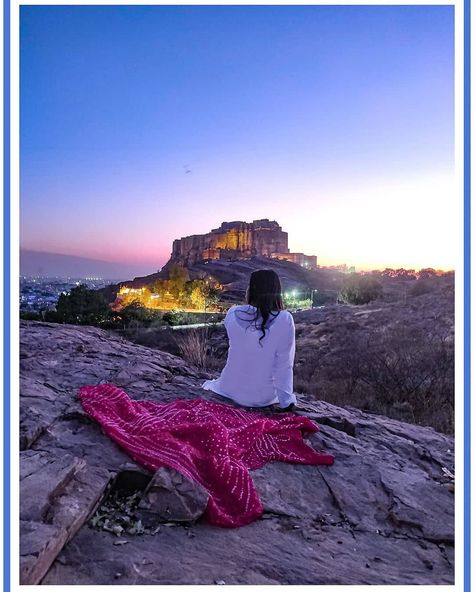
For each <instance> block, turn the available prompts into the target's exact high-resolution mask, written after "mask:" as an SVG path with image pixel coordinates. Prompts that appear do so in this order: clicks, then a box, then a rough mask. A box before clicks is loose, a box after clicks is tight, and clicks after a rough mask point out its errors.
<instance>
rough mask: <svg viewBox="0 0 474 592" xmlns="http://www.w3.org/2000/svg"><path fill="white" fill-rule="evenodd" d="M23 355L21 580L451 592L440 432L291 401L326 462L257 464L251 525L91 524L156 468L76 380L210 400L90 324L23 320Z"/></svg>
mask: <svg viewBox="0 0 474 592" xmlns="http://www.w3.org/2000/svg"><path fill="white" fill-rule="evenodd" d="M20 357H21V387H20V473H21V475H20V476H21V483H20V492H21V496H20V533H21V558H20V568H21V583H23V584H38V583H41V584H61V585H68V584H84V585H91V584H222V583H225V584H452V583H453V577H454V575H453V570H454V565H453V563H454V546H453V545H454V525H453V508H454V478H453V472H454V443H453V440H452V438H450V437H448V436H446V435H443V434H441V433H437V432H435V431H434V430H433V429H431V428H427V427H420V426H414V425H410V424H407V423H402V422H399V421H395V420H391V419H387V418H386V417H383V416H378V415H373V414H369V413H365V412H363V411H361V410H358V409H356V408H354V407H345V408H342V407H336V406H334V405H332V404H330V403H327V402H323V401H320V400H312V401H309V400H308V399H307V398H305V397H299V411H298V413H302V414H305V415H307V416H309V417H310V418H311V419H313V420H314V421H315V422H316V423H317V424H318V425H319V427H320V428H321V431H320V432H319V433H317V434H314V435H312V436H311V437H310V443H311V444H312V445H313V446H314V447H315V448H316V449H320V450H325V451H327V452H329V453H331V454H333V455H334V456H335V463H334V465H333V466H330V467H322V466H319V467H316V466H300V465H292V464H287V463H270V464H268V465H266V466H265V467H264V468H263V469H260V470H258V471H254V472H253V473H252V475H253V478H254V481H255V484H256V488H257V491H258V493H259V495H260V496H261V499H262V501H263V505H264V508H265V513H264V516H263V518H262V519H260V520H258V521H256V522H254V523H252V524H250V525H248V526H245V527H242V528H237V529H230V530H229V529H222V528H218V527H212V526H209V525H207V524H206V523H204V522H203V521H202V519H197V520H193V521H192V522H188V523H187V522H182V521H181V522H176V521H175V520H173V517H171V518H167V519H166V521H165V522H161V524H160V525H159V528H155V529H154V531H155V532H154V534H153V531H152V530H150V529H143V528H141V527H140V525H137V523H136V522H135V523H134V524H133V525H132V527H131V528H123V529H122V531H119V532H117V531H116V530H115V531H114V529H113V527H112V528H111V529H110V530H104V523H105V519H104V518H103V517H102V518H100V520H99V517H100V516H103V515H104V514H107V516H108V517H109V519H110V520H109V522H108V524H109V526H110V525H111V524H112V525H113V524H115V525H116V524H117V520H115V522H114V519H113V516H112V513H113V511H114V510H113V509H111V508H112V506H113V504H112V503H111V502H110V495H111V493H112V492H115V493H117V492H119V493H120V491H121V492H122V493H124V492H125V493H124V495H125V494H127V489H128V494H132V492H133V491H138V492H140V491H142V492H143V490H144V489H145V487H147V486H148V485H147V484H149V482H150V479H151V478H152V477H153V475H151V474H150V473H149V472H148V471H146V470H144V469H141V468H140V467H138V466H137V465H135V464H134V463H132V462H131V459H130V458H129V457H128V455H127V454H126V453H125V452H123V451H122V450H121V449H120V448H119V447H118V446H117V445H116V444H115V443H114V442H113V441H112V440H110V439H109V438H108V437H107V436H106V435H105V434H104V433H103V432H102V430H101V428H100V427H99V425H98V424H96V423H95V422H94V421H92V420H91V419H90V418H89V416H88V415H87V414H85V412H84V411H83V410H82V407H81V405H80V402H79V401H78V399H77V392H78V389H79V387H80V386H82V385H86V384H97V383H99V382H112V383H115V384H116V385H118V386H119V387H121V388H123V389H124V390H125V391H126V392H127V393H128V394H129V395H130V396H131V397H133V398H136V399H151V400H154V401H158V402H169V401H173V400H175V399H177V398H194V397H206V398H212V397H213V395H211V394H210V393H209V391H204V390H202V389H200V387H199V385H200V383H201V382H202V381H203V380H204V378H205V377H207V376H209V375H208V374H205V373H199V372H198V371H197V370H195V369H193V368H190V367H188V366H187V365H186V364H185V362H184V361H183V360H182V359H180V358H178V357H175V356H173V355H170V354H167V353H164V352H161V351H159V350H156V349H150V348H147V347H144V346H141V345H137V344H133V343H131V342H128V341H124V340H122V339H120V338H117V337H114V336H111V335H110V334H108V333H106V332H104V331H102V330H100V329H97V328H92V327H77V326H71V325H55V324H49V323H40V322H32V321H30V322H25V321H24V322H22V323H21V353H20ZM214 400H216V398H215V399H214ZM267 412H271V411H267ZM129 499H130V498H129ZM114 503H115V502H114ZM127 503H129V502H126V501H124V502H121V503H120V504H119V507H120V508H122V510H121V511H122V514H123V513H126V511H125V510H124V509H123V508H124V507H125V505H126V504H127ZM116 505H117V504H116ZM129 506H130V503H129V505H128V506H127V507H128V508H129V509H128V510H127V511H129V510H130V507H129ZM117 507H118V506H117ZM97 510H99V514H98V513H97ZM117 512H118V510H117ZM122 518H123V515H122ZM127 519H128V518H127ZM101 520H102V522H101ZM162 520H163V518H162ZM101 524H102V527H101Z"/></svg>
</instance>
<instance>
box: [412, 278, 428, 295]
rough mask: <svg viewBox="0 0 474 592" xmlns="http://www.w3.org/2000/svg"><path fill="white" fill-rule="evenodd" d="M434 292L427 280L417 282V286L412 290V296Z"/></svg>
mask: <svg viewBox="0 0 474 592" xmlns="http://www.w3.org/2000/svg"><path fill="white" fill-rule="evenodd" d="M432 290H433V286H432V285H431V283H430V282H428V281H427V280H422V279H420V280H416V282H415V284H414V285H413V286H412V288H411V290H410V295H411V296H421V294H427V293H428V292H431V291H432Z"/></svg>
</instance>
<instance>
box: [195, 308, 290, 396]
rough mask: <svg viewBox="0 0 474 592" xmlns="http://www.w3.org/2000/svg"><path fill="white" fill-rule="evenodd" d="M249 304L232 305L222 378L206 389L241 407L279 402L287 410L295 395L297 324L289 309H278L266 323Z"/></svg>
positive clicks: (209, 383)
mask: <svg viewBox="0 0 474 592" xmlns="http://www.w3.org/2000/svg"><path fill="white" fill-rule="evenodd" d="M261 323H262V318H261V316H257V308H256V307H254V306H252V305H250V304H244V305H235V306H232V307H231V308H230V309H229V311H228V313H227V315H226V318H225V320H224V325H225V327H226V330H227V335H228V337H229V352H228V356H227V362H226V365H225V367H224V369H223V370H222V373H221V375H220V377H219V378H218V379H216V380H211V381H206V382H205V383H204V385H203V387H204V388H208V389H210V390H213V391H214V392H216V393H218V394H221V395H223V396H226V397H230V398H231V399H233V400H234V401H236V402H237V403H240V404H241V405H246V406H250V407H258V406H265V405H270V404H273V403H277V402H278V401H279V402H280V405H282V406H284V407H286V406H287V405H289V404H290V403H293V402H295V401H296V399H295V397H294V395H293V361H294V354H295V349H294V348H295V344H294V333H295V330H294V322H293V317H292V315H291V314H290V313H289V312H288V311H286V310H275V311H272V312H271V313H270V316H269V318H268V320H267V322H266V324H265V335H264V336H263V337H262V335H263V332H262V330H261Z"/></svg>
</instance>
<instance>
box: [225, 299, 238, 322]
mask: <svg viewBox="0 0 474 592" xmlns="http://www.w3.org/2000/svg"><path fill="white" fill-rule="evenodd" d="M236 308H237V305H236V304H233V305H232V306H231V307H230V308H229V310H228V311H227V314H226V315H225V317H224V327H227V321H228V320H229V317H230V315H231V314H234V311H235V309H236Z"/></svg>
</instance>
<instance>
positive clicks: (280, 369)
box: [273, 313, 296, 407]
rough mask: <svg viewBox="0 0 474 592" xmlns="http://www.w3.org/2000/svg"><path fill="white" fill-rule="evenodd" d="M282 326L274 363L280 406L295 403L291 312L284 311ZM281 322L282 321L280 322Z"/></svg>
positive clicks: (293, 334)
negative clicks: (284, 317)
mask: <svg viewBox="0 0 474 592" xmlns="http://www.w3.org/2000/svg"><path fill="white" fill-rule="evenodd" d="M286 316H287V318H286V319H285V321H284V328H283V330H282V335H281V337H280V342H279V343H278V346H277V350H276V354H275V364H274V374H273V379H274V384H275V388H276V393H277V396H278V402H279V405H280V407H288V405H290V404H291V403H296V396H295V394H294V393H293V364H294V361H295V323H294V321H293V316H292V315H291V313H286ZM282 324H283V323H282Z"/></svg>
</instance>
